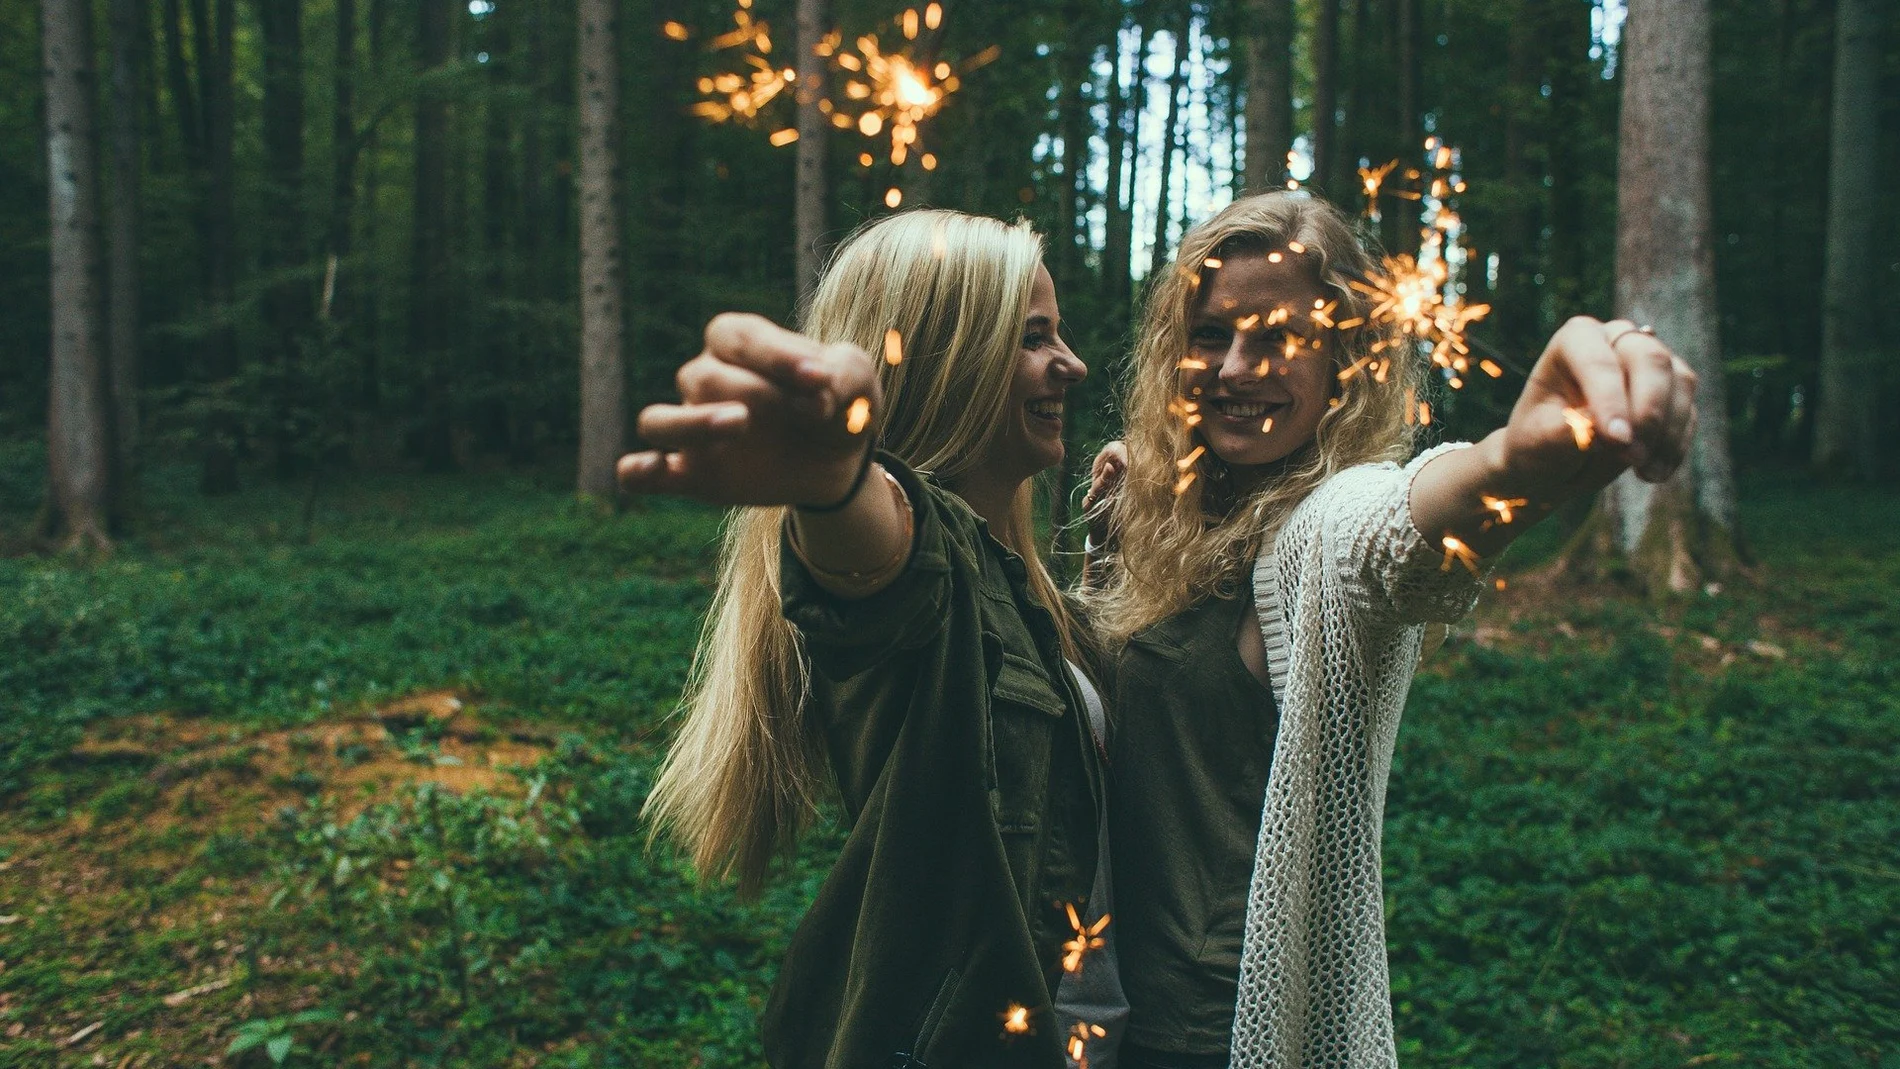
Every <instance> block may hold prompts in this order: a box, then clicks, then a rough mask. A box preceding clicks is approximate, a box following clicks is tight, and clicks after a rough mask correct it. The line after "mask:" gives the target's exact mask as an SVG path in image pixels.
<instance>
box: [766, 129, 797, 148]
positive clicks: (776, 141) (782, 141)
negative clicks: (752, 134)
mask: <svg viewBox="0 0 1900 1069" xmlns="http://www.w3.org/2000/svg"><path fill="white" fill-rule="evenodd" d="M766 140H768V141H770V142H771V143H772V147H773V148H784V147H785V146H786V145H789V144H791V143H792V142H794V141H796V140H798V131H797V130H796V129H793V128H792V127H789V126H788V127H786V128H785V129H783V130H780V131H778V132H777V133H774V134H773V135H772V136H771V137H769V138H767V139H766Z"/></svg>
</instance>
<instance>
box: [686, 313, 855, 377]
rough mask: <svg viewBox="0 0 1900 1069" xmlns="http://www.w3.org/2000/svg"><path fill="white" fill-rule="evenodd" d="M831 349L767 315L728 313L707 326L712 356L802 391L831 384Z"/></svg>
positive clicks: (708, 350) (716, 317)
mask: <svg viewBox="0 0 1900 1069" xmlns="http://www.w3.org/2000/svg"><path fill="white" fill-rule="evenodd" d="M828 348H829V347H827V346H824V345H821V344H819V343H818V342H816V341H813V340H812V339H810V338H807V337H806V336H804V335H803V334H799V333H796V332H794V331H789V330H786V329H785V328H784V327H781V326H779V325H778V324H776V323H773V322H772V321H771V320H769V319H766V318H765V317H763V316H756V315H748V314H744V313H739V312H727V313H725V314H723V315H718V316H714V317H713V320H712V322H710V323H707V324H706V352H707V353H708V354H710V355H711V356H713V357H715V358H717V359H719V360H723V361H725V362H726V363H728V364H732V365H735V366H737V367H742V368H745V369H747V370H749V371H753V372H756V373H758V374H759V375H762V376H764V377H765V378H768V379H771V380H772V381H774V382H777V383H779V384H780V385H782V386H785V387H788V388H791V389H795V390H800V391H815V390H821V389H823V388H824V387H825V386H827V385H828V384H830V382H831V379H832V370H831V368H830V366H829V363H830V362H829V361H828V360H827V359H826V356H827V349H828Z"/></svg>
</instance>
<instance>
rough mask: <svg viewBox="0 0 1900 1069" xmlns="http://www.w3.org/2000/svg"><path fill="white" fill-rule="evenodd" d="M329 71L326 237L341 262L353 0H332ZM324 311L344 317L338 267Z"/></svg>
mask: <svg viewBox="0 0 1900 1069" xmlns="http://www.w3.org/2000/svg"><path fill="white" fill-rule="evenodd" d="M333 66H334V67H335V70H334V71H333V72H332V74H333V76H334V79H335V80H334V82H333V83H332V91H333V93H334V98H335V103H334V109H333V111H332V113H331V116H330V141H331V152H332V158H331V170H330V225H329V227H328V231H329V235H328V240H327V241H326V242H325V244H327V245H328V246H329V250H330V256H331V258H332V259H333V260H334V261H336V262H338V263H341V262H342V261H344V260H347V259H349V256H350V247H351V240H350V238H351V233H350V220H351V216H352V215H353V214H354V212H355V209H356V154H357V151H358V149H359V147H360V146H359V144H358V140H359V139H358V137H357V133H356V0H336V60H335V63H334V64H333ZM326 277H327V279H328V282H327V288H326V291H325V293H324V300H323V310H324V314H325V315H327V316H329V317H331V318H335V319H342V318H347V315H346V309H347V307H348V305H347V303H346V302H345V300H344V297H345V293H346V291H345V290H344V289H343V286H344V285H345V280H344V279H343V278H342V277H341V270H340V268H339V269H338V270H337V271H336V272H334V273H331V274H329V275H327V276H326Z"/></svg>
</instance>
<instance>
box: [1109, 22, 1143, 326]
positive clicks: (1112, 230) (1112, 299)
mask: <svg viewBox="0 0 1900 1069" xmlns="http://www.w3.org/2000/svg"><path fill="white" fill-rule="evenodd" d="M1135 37H1136V41H1137V45H1136V47H1137V48H1140V44H1139V41H1140V39H1141V35H1140V34H1139V33H1137V34H1136V35H1135ZM1109 40H1110V42H1112V43H1111V45H1110V48H1111V49H1112V51H1111V52H1110V53H1109V57H1110V59H1111V60H1112V64H1111V66H1110V68H1109V72H1108V122H1107V126H1106V128H1105V129H1104V131H1103V132H1104V133H1105V134H1106V135H1107V141H1108V181H1107V184H1106V188H1105V189H1104V191H1103V193H1102V203H1103V215H1104V216H1105V219H1104V226H1103V234H1102V278H1101V291H1100V292H1101V294H1102V297H1103V303H1104V306H1105V311H1106V313H1107V315H1108V317H1109V319H1110V321H1117V320H1119V318H1120V315H1121V300H1122V293H1123V291H1124V290H1125V289H1126V288H1127V279H1128V257H1127V254H1126V253H1125V252H1124V253H1123V255H1122V258H1121V260H1120V262H1119V263H1117V261H1116V259H1115V250H1116V249H1118V248H1119V249H1125V248H1126V247H1127V246H1126V242H1127V240H1128V230H1129V225H1128V216H1127V214H1126V213H1125V212H1124V211H1123V209H1122V201H1123V194H1122V187H1123V180H1124V177H1125V175H1126V174H1127V170H1128V125H1127V123H1128V97H1127V94H1125V93H1123V92H1122V26H1121V22H1120V21H1119V20H1117V21H1116V23H1115V27H1114V31H1113V32H1112V33H1111V34H1110V35H1109ZM1136 55H1137V56H1139V55H1140V53H1139V52H1137V53H1136ZM1117 275H1119V276H1120V278H1121V281H1120V282H1119V283H1118V282H1117V281H1116V277H1117Z"/></svg>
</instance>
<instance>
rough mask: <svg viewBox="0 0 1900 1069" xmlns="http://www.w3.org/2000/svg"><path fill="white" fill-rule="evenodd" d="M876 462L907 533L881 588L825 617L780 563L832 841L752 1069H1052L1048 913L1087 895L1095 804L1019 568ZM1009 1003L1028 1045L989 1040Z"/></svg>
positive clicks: (1056, 670) (1061, 682) (956, 502)
mask: <svg viewBox="0 0 1900 1069" xmlns="http://www.w3.org/2000/svg"><path fill="white" fill-rule="evenodd" d="M880 460H881V461H882V462H883V464H884V465H885V467H886V468H887V469H889V470H890V471H891V472H892V474H894V475H895V476H897V478H898V480H899V482H900V483H901V484H902V485H903V487H904V489H905V492H906V493H907V494H908V496H909V498H910V500H911V502H912V507H913V509H914V511H915V514H916V538H915V540H914V543H913V550H912V555H911V559H910V561H909V563H908V565H907V567H906V569H905V571H904V572H903V574H902V575H901V576H900V577H899V578H898V579H897V580H896V581H895V582H894V583H892V584H891V586H889V587H887V588H886V589H884V590H882V591H880V592H879V593H877V594H875V595H872V596H871V597H869V598H864V599H862V600H856V601H847V600H844V599H841V598H837V597H835V596H833V595H831V594H829V593H827V592H826V591H824V590H823V589H822V588H820V587H819V586H818V585H817V584H816V583H815V582H814V581H813V580H812V579H811V577H810V575H809V573H807V572H806V570H805V568H804V566H803V565H802V564H800V563H799V561H798V559H797V558H796V556H794V555H793V554H792V553H791V552H790V550H789V549H786V550H785V551H784V553H783V556H782V565H781V571H780V593H781V596H782V599H783V605H784V611H785V616H786V618H787V619H788V620H790V621H791V622H792V623H793V624H794V625H795V626H796V627H797V629H798V631H799V634H800V636H801V637H802V639H803V644H804V647H805V652H806V656H807V658H808V659H809V662H810V665H811V668H812V673H811V675H812V695H811V700H810V702H809V704H808V706H807V708H806V711H805V715H807V716H811V717H815V718H817V720H818V726H819V728H820V730H821V732H822V738H823V743H824V748H825V752H826V754H827V756H828V757H829V760H830V763H831V770H832V774H833V777H834V779H835V781H836V784H837V787H838V791H839V794H840V797H841V801H842V805H843V810H844V816H845V818H846V820H847V821H848V822H849V827H850V832H849V835H848V837H847V838H846V840H845V844H844V849H843V851H842V852H841V853H840V855H839V857H838V860H837V863H836V864H835V865H834V866H833V867H832V870H831V872H830V873H829V874H828V875H827V876H826V878H825V881H824V884H823V886H822V887H821V888H820V889H819V892H818V896H817V898H816V900H815V901H814V902H813V903H812V906H811V910H810V911H809V912H808V913H807V914H806V916H805V918H804V920H803V922H802V923H800V925H799V927H798V930H797V931H796V932H795V933H794V934H793V936H792V941H791V946H790V947H789V949H788V950H787V952H786V956H785V960H784V963H783V965H782V967H781V969H780V972H779V977H778V982H777V984H776V985H775V986H774V988H773V990H772V996H771V1000H770V1002H769V1003H768V1005H767V1007H766V1011H765V1018H764V1034H765V1051H766V1057H767V1059H768V1060H769V1061H770V1062H771V1064H772V1065H773V1066H775V1067H776V1069H821V1067H822V1069H887V1067H896V1066H902V1067H912V1066H927V1067H928V1069H957V1067H963V1066H973V1067H989V1066H1025V1067H1038V1069H1061V1066H1062V1065H1063V1056H1062V1039H1063V1037H1062V1036H1061V1035H1059V1034H1058V1032H1057V1029H1056V1026H1055V1024H1054V1019H1053V1017H1052V1015H1051V1013H1050V1002H1051V998H1050V996H1051V992H1053V991H1054V989H1055V985H1056V980H1057V979H1058V977H1059V976H1060V957H1061V949H1060V944H1061V943H1062V941H1063V940H1064V939H1065V938H1067V937H1069V936H1070V935H1071V934H1072V933H1071V931H1070V930H1069V928H1068V925H1067V922H1066V919H1065V918H1064V915H1063V912H1062V909H1061V906H1062V904H1063V903H1064V902H1083V901H1085V900H1086V898H1087V896H1088V894H1089V891H1090V888H1091V885H1092V880H1093V877H1094V872H1095V862H1096V849H1097V844H1096V831H1097V826H1098V825H1097V820H1098V813H1099V812H1100V808H1099V807H1100V804H1101V801H1100V800H1101V797H1102V787H1101V769H1100V766H1099V762H1098V760H1097V757H1096V753H1095V750H1094V747H1093V745H1092V744H1091V742H1090V741H1089V737H1088V728H1087V724H1086V722H1085V720H1086V718H1085V716H1084V715H1082V713H1081V710H1082V709H1083V705H1082V703H1081V699H1080V696H1079V695H1078V694H1077V693H1076V690H1075V686H1074V683H1073V681H1072V680H1071V679H1070V677H1069V674H1068V672H1067V671H1065V670H1063V660H1062V651H1061V649H1060V645H1059V642H1058V639H1057V632H1056V628H1055V623H1054V620H1053V619H1052V618H1051V616H1050V614H1049V613H1048V612H1047V610H1045V609H1043V608H1042V607H1041V606H1040V605H1038V604H1037V603H1036V602H1035V601H1034V600H1033V599H1032V598H1031V597H1030V595H1029V591H1028V588H1027V586H1026V572H1025V569H1024V565H1023V562H1022V561H1021V560H1020V559H1019V558H1017V557H1016V556H1015V555H1014V554H1012V553H1010V552H1009V551H1008V550H1006V549H1004V548H1003V546H1002V545H1001V544H1000V543H999V542H997V541H996V540H995V538H993V537H992V536H991V535H990V534H989V530H988V527H987V525H986V524H985V522H984V521H983V520H982V519H981V518H980V517H978V516H977V515H976V514H975V513H974V512H972V511H971V510H970V508H969V506H968V505H966V504H964V502H963V500H962V499H961V498H958V497H957V496H955V495H954V494H951V493H949V492H948V491H946V490H944V489H942V488H941V487H938V486H936V485H935V484H933V483H930V482H928V481H926V480H924V479H921V478H919V477H918V476H917V475H915V474H913V473H912V472H910V471H909V470H908V469H906V468H905V467H904V466H903V464H902V463H901V462H899V461H897V460H896V459H895V458H893V457H890V456H888V455H882V456H880ZM1013 1005H1015V1006H1022V1007H1026V1008H1027V1009H1028V1011H1029V1015H1028V1023H1029V1025H1030V1027H1031V1031H1029V1032H1027V1033H1012V1032H1009V1031H1006V1029H1005V1016H1006V1014H1007V1013H1008V1011H1009V1009H1010V1007H1011V1006H1013Z"/></svg>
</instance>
